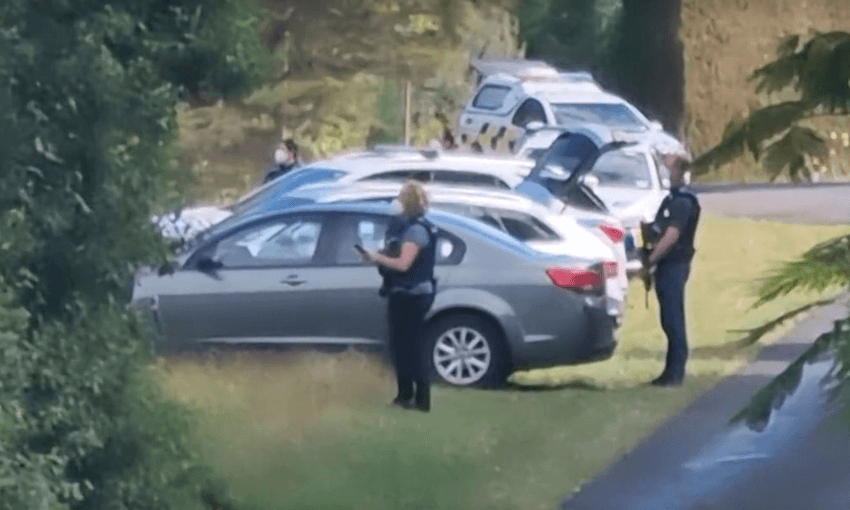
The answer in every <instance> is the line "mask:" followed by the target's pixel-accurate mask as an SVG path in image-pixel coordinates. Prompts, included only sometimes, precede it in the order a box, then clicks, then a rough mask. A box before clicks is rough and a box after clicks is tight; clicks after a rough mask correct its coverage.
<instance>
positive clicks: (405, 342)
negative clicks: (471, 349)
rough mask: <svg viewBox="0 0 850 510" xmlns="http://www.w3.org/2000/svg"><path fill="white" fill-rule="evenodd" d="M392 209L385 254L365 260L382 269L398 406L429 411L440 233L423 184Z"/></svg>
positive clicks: (408, 187)
mask: <svg viewBox="0 0 850 510" xmlns="http://www.w3.org/2000/svg"><path fill="white" fill-rule="evenodd" d="M393 207H394V213H395V215H394V218H393V220H392V221H391V222H390V225H389V226H388V227H387V232H386V236H385V240H384V246H385V248H384V250H383V251H382V252H370V251H365V252H364V253H363V256H364V257H365V258H366V259H367V260H369V261H371V262H373V263H374V264H376V265H377V266H378V271H379V272H380V273H381V276H383V278H384V281H383V284H382V286H381V290H380V291H379V292H380V294H381V295H382V296H384V297H386V298H387V301H388V304H387V306H388V318H389V331H390V342H389V344H390V349H391V351H392V354H393V362H394V364H395V369H396V381H397V383H398V395H397V396H396V398H395V399H394V400H393V404H394V405H397V406H400V407H403V408H405V409H410V408H413V407H415V408H416V409H418V410H420V411H424V412H428V411H429V410H430V409H431V390H430V381H429V378H430V365H429V364H428V357H427V356H426V354H425V346H424V331H423V330H424V322H425V315H426V314H427V313H428V310H429V309H430V308H431V305H432V304H433V302H434V295H435V293H436V290H437V281H436V279H435V278H434V265H435V263H436V246H437V242H436V239H437V238H436V236H437V228H436V227H435V226H434V225H433V224H432V223H431V222H429V221H428V220H427V219H425V212H426V210H427V208H428V198H427V195H426V194H425V190H424V188H423V187H422V185H421V184H420V183H418V182H415V181H411V182H408V183H407V184H405V185H404V187H403V188H402V189H401V191H400V192H399V195H398V198H397V199H396V200H395V201H394V202H393ZM414 385H415V391H414ZM411 400H413V402H411Z"/></svg>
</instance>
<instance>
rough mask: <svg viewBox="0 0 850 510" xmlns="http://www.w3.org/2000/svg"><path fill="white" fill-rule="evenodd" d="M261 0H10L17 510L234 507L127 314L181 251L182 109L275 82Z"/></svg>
mask: <svg viewBox="0 0 850 510" xmlns="http://www.w3.org/2000/svg"><path fill="white" fill-rule="evenodd" d="M252 5H253V0H251V1H249V0H210V1H203V2H201V1H199V0H197V1H193V0H181V1H166V0H124V1H118V2H112V3H110V4H108V5H107V4H104V3H102V2H95V1H79V2H69V1H67V0H44V1H39V2H31V1H26V0H6V1H5V2H3V3H2V4H0V116H2V118H0V178H2V182H3V186H2V187H0V352H2V354H3V358H2V360H3V362H2V364H0V509H10V510H11V509H23V508H44V509H53V508H56V509H59V508H62V509H66V508H67V509H95V508H96V509H125V508H126V509H130V508H133V509H168V508H180V509H184V508H186V509H188V508H204V507H213V508H220V507H223V506H224V505H225V504H226V502H225V500H226V498H225V497H224V493H223V491H222V489H221V488H220V487H218V486H216V485H215V483H214V482H213V477H212V475H211V473H209V472H208V471H207V470H206V469H205V468H204V463H203V461H202V459H201V458H200V457H199V456H198V455H197V453H196V452H195V450H194V446H193V442H192V440H191V430H192V428H191V416H190V415H188V414H186V412H185V411H184V410H182V409H181V408H179V407H178V406H176V405H174V404H172V403H170V402H169V401H168V400H167V399H165V398H164V397H163V396H162V395H160V394H159V393H158V391H157V388H156V386H155V385H153V383H152V382H151V381H150V379H149V378H148V376H147V375H146V368H145V367H146V365H147V363H148V362H149V361H150V360H149V359H148V357H147V350H146V346H147V340H146V333H145V330H144V328H142V323H141V322H140V321H139V319H138V318H137V317H136V316H135V315H134V314H133V313H131V312H130V311H129V310H128V309H126V305H125V303H126V302H127V298H128V297H129V290H130V286H131V282H132V275H133V273H134V271H135V270H136V268H137V267H138V266H139V265H141V264H146V263H153V262H156V261H158V260H161V259H163V258H164V257H165V256H166V255H167V247H166V245H165V243H164V242H163V240H162V238H161V237H160V236H158V234H157V233H156V232H155V230H154V229H153V227H152V225H151V222H150V216H151V213H152V212H153V211H154V209H155V208H156V207H157V206H158V205H161V204H163V203H165V202H168V201H169V200H174V199H175V198H176V197H177V196H178V195H179V191H180V189H179V182H180V181H179V179H178V172H177V169H176V164H175V162H174V161H175V158H174V154H175V151H174V149H173V140H174V138H175V134H176V122H175V105H176V104H177V101H178V100H179V99H181V98H190V99H191V98H193V97H194V98H196V99H197V98H198V97H199V96H205V97H210V96H214V95H225V96H226V95H230V94H235V93H238V92H239V91H241V90H244V89H245V88H247V87H249V86H250V84H251V83H254V82H255V81H256V80H257V79H259V78H261V77H262V72H263V66H264V65H265V64H264V60H263V58H262V55H261V52H260V50H261V46H260V45H259V42H258V39H257V37H256V33H255V31H254V23H255V19H254V17H253V14H252V13H253V12H255V11H254V10H253V7H252ZM255 57H256V58H255Z"/></svg>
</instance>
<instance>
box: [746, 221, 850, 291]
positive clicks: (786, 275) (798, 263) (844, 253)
mask: <svg viewBox="0 0 850 510" xmlns="http://www.w3.org/2000/svg"><path fill="white" fill-rule="evenodd" d="M833 285H844V286H847V285H850V236H841V237H838V238H835V239H831V240H829V241H826V242H824V243H821V244H818V245H817V246H814V247H813V248H811V249H809V251H807V252H806V253H804V254H803V256H802V257H801V258H800V259H799V260H795V261H791V262H787V263H785V264H784V265H782V266H781V267H780V268H778V269H777V270H775V271H774V272H773V273H772V274H770V275H769V276H768V277H767V278H765V279H764V280H762V281H761V282H760V283H759V286H758V288H757V290H756V294H757V295H758V297H759V299H758V301H756V303H755V304H754V305H753V306H754V307H758V306H761V305H763V304H765V303H767V302H770V301H773V300H774V299H776V298H778V297H780V296H784V295H786V294H788V293H790V292H791V291H794V290H814V291H823V290H826V289H828V288H830V287H831V286H833Z"/></svg>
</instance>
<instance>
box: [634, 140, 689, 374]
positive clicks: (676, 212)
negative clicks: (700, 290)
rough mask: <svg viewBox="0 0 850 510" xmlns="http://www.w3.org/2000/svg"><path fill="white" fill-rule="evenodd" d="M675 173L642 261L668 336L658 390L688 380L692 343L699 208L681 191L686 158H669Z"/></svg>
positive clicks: (644, 229) (645, 227) (646, 233)
mask: <svg viewBox="0 0 850 510" xmlns="http://www.w3.org/2000/svg"><path fill="white" fill-rule="evenodd" d="M665 162H666V164H667V166H668V167H669V169H670V194H669V195H668V196H667V197H666V198H665V199H664V201H663V202H662V203H661V206H660V207H659V209H658V213H657V214H656V216H655V221H653V222H652V223H650V224H642V225H641V233H642V234H643V239H644V243H645V244H644V248H643V250H642V257H641V261H642V263H643V270H642V275H641V276H642V278H643V280H644V284H645V286H646V291H647V294H648V293H649V289H650V288H651V285H652V280H653V279H654V280H655V292H656V295H657V296H658V305H659V308H660V310H661V314H660V315H661V327H662V329H663V330H664V334H665V335H666V336H667V359H666V363H665V366H664V371H663V372H662V374H661V375H660V376H659V377H658V378H656V379H655V380H653V381H652V384H653V385H656V386H678V385H681V384H682V382H683V380H684V378H685V364H686V362H687V359H688V340H687V332H686V327H685V284H686V283H687V281H688V276H689V275H690V271H691V261H692V260H693V257H694V253H695V249H694V237H695V234H696V228H697V223H698V222H699V216H700V206H699V202H698V201H697V198H696V196H694V195H693V194H692V193H690V192H688V191H685V190H683V189H682V186H683V185H684V175H685V172H686V171H687V169H688V167H689V165H690V162H689V161H688V159H687V158H686V157H685V156H682V155H671V156H667V157H665Z"/></svg>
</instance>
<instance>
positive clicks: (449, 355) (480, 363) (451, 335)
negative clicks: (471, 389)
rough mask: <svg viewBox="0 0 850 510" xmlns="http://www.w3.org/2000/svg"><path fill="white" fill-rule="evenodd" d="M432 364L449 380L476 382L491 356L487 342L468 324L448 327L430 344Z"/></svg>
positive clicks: (440, 374) (480, 377) (486, 367)
mask: <svg viewBox="0 0 850 510" xmlns="http://www.w3.org/2000/svg"><path fill="white" fill-rule="evenodd" d="M433 355H434V367H435V368H436V369H437V374H439V376H440V377H442V378H443V379H445V380H446V381H447V382H449V383H451V384H455V385H458V386H469V385H471V384H475V383H477V382H479V381H480V380H481V379H482V378H483V377H484V374H486V373H487V369H488V368H490V364H491V363H492V360H493V353H492V351H491V349H490V343H489V342H488V341H487V338H485V337H484V335H482V334H481V333H479V332H478V331H476V330H474V329H472V328H468V327H463V326H461V327H456V328H452V329H449V330H448V331H446V332H444V333H443V334H442V335H440V337H439V338H437V342H436V343H435V344H434V351H433Z"/></svg>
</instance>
